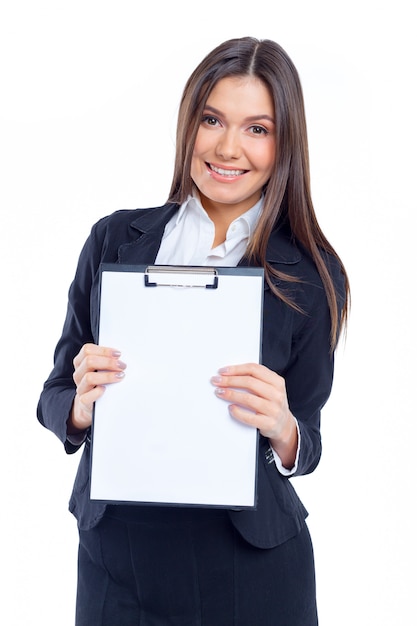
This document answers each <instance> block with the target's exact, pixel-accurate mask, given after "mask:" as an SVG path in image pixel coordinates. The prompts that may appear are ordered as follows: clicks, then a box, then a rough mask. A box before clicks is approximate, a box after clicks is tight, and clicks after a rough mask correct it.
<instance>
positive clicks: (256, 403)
mask: <svg viewBox="0 0 417 626" xmlns="http://www.w3.org/2000/svg"><path fill="white" fill-rule="evenodd" d="M215 393H216V395H217V396H218V397H219V398H222V399H223V400H225V401H226V402H229V403H230V404H233V405H236V406H239V407H241V408H242V409H244V410H247V411H250V412H251V413H259V414H262V415H269V414H270V413H272V412H276V411H277V406H276V404H275V403H274V402H272V401H271V400H269V399H268V398H265V397H262V396H258V395H255V394H253V393H249V392H246V391H239V390H237V389H228V388H225V387H217V388H216V390H215Z"/></svg>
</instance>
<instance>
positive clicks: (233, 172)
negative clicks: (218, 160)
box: [210, 164, 246, 176]
mask: <svg viewBox="0 0 417 626" xmlns="http://www.w3.org/2000/svg"><path fill="white" fill-rule="evenodd" d="M210 169H212V170H213V172H216V174H220V176H241V175H242V174H244V173H245V172H246V170H224V169H222V168H221V167H215V166H214V165H211V164H210Z"/></svg>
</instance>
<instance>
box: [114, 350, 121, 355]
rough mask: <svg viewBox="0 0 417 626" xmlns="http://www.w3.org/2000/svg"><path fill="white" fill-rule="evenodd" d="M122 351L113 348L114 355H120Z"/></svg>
mask: <svg viewBox="0 0 417 626" xmlns="http://www.w3.org/2000/svg"><path fill="white" fill-rule="evenodd" d="M121 354H122V353H121V352H119V350H113V352H112V355H113V356H120V355H121Z"/></svg>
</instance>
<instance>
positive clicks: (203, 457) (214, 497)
mask: <svg viewBox="0 0 417 626" xmlns="http://www.w3.org/2000/svg"><path fill="white" fill-rule="evenodd" d="M263 280H264V272H263V269H261V268H247V267H233V268H225V267H216V268H213V267H188V266H145V265H120V264H102V265H101V267H100V316H99V343H100V344H101V345H105V346H111V347H114V348H117V349H118V350H120V351H121V353H122V357H121V358H122V359H123V361H124V362H125V363H126V364H127V369H126V377H125V378H124V379H123V380H122V381H121V382H120V383H117V384H113V385H108V386H107V389H106V391H105V393H104V394H103V396H102V397H101V398H100V399H99V400H98V401H97V402H96V403H95V408H94V415H93V428H92V460H91V492H90V497H91V499H92V500H99V501H104V502H111V503H143V504H153V505H157V504H163V505H176V506H178V505H184V506H201V507H219V508H222V507H226V508H236V507H237V508H255V507H256V483H257V469H256V468H257V454H258V452H257V451H258V432H257V430H256V429H254V428H252V427H249V426H246V425H244V424H241V423H240V422H237V421H236V420H235V419H233V418H232V417H231V415H230V413H229V411H228V403H227V402H225V401H224V400H222V399H220V398H218V397H217V396H216V395H215V393H214V387H213V385H212V384H211V383H210V378H211V377H212V376H213V375H215V374H217V371H218V369H219V368H220V367H223V366H227V365H232V364H237V363H247V362H259V360H260V350H261V329H262V302H263Z"/></svg>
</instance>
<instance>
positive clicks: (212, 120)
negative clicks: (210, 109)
mask: <svg viewBox="0 0 417 626" xmlns="http://www.w3.org/2000/svg"><path fill="white" fill-rule="evenodd" d="M203 122H204V123H205V124H208V125H209V126H216V124H217V123H218V120H217V118H216V117H213V116H212V115H204V116H203Z"/></svg>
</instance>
